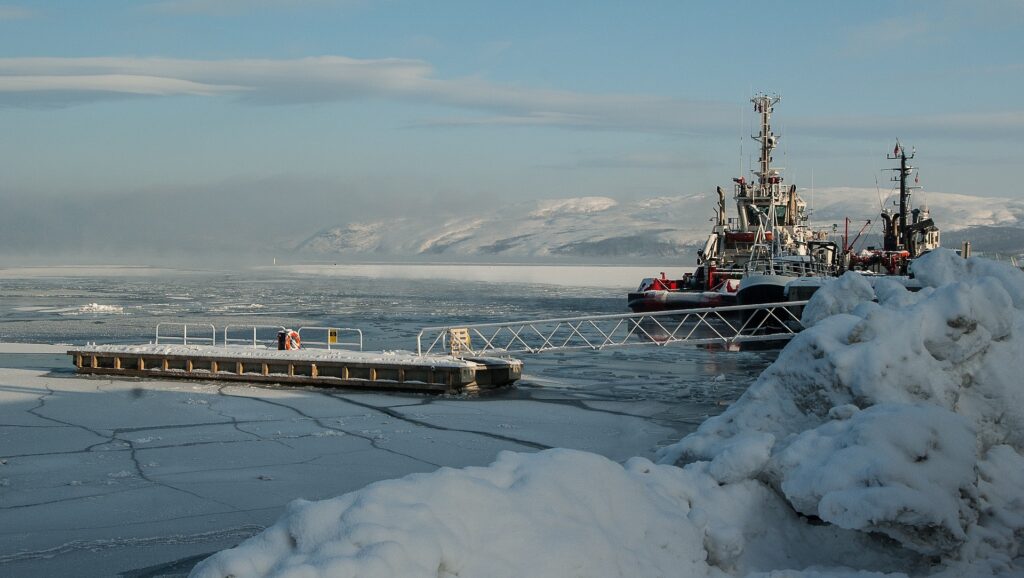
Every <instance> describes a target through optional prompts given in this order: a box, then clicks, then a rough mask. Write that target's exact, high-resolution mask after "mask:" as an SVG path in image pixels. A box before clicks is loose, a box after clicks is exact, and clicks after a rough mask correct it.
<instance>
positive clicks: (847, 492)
mask: <svg viewBox="0 0 1024 578" xmlns="http://www.w3.org/2000/svg"><path fill="white" fill-rule="evenodd" d="M913 272H914V273H915V275H916V277H917V279H918V280H920V281H921V283H922V284H923V285H924V289H922V290H921V291H920V292H918V293H911V292H908V291H907V290H906V289H905V288H904V287H903V286H902V285H900V284H898V283H895V282H884V281H883V282H881V283H876V285H875V288H874V290H872V288H871V286H870V285H869V284H868V283H867V282H866V281H864V279H863V278H861V277H859V275H858V274H856V273H848V274H847V275H846V276H844V277H842V278H840V279H837V280H835V281H832V282H830V283H829V284H828V285H826V286H825V287H824V288H822V289H821V290H819V291H818V292H817V293H816V294H815V295H814V297H813V298H812V299H811V302H810V303H809V304H808V306H807V307H806V309H805V312H804V322H805V323H807V324H810V325H813V326H812V327H811V328H810V329H808V330H806V331H804V332H803V333H802V334H801V335H799V336H797V337H796V338H795V339H794V340H793V341H792V342H791V343H790V344H789V345H788V346H787V347H786V348H785V349H784V350H783V352H782V353H781V354H780V356H779V358H778V360H777V361H776V362H775V363H774V364H773V365H772V366H771V367H769V368H768V369H767V370H765V372H764V373H763V374H762V375H761V376H760V377H759V379H758V380H757V381H756V382H755V383H754V384H753V385H752V386H751V387H750V388H749V390H748V391H747V392H746V393H745V395H744V396H743V397H742V398H741V399H740V400H739V401H737V402H736V403H735V404H734V405H733V406H732V407H730V408H729V409H728V410H727V411H726V412H725V413H723V414H722V415H720V416H717V417H715V418H712V419H709V420H708V421H707V422H705V423H704V424H702V425H701V427H700V428H699V429H698V431H697V432H695V433H694V434H692V435H690V436H688V437H687V438H685V439H683V440H682V441H680V442H678V443H677V444H675V445H673V446H670V447H668V448H665V449H664V450H663V451H662V453H661V454H660V461H661V462H663V463H674V462H680V463H684V462H689V461H694V460H709V461H710V470H709V471H711V472H713V473H715V472H717V475H718V476H719V477H720V478H721V479H722V480H723V481H729V482H733V481H735V480H737V479H742V478H744V477H756V478H757V479H760V480H762V481H764V482H766V483H768V484H769V485H770V486H771V487H773V488H775V489H776V491H778V492H779V493H780V494H782V495H783V496H784V497H785V498H786V500H787V501H788V502H789V503H790V505H791V506H792V507H793V508H794V509H795V510H796V511H797V512H800V513H801V514H804V515H807V516H812V517H816V518H819V519H821V520H823V521H826V522H830V523H832V524H835V525H837V526H839V527H842V528H847V529H853V530H859V531H864V532H877V533H882V534H886V535H888V536H889V537H891V538H893V539H895V540H896V541H897V542H898V543H899V544H901V545H902V546H903V547H904V548H906V549H908V550H911V551H915V552H919V553H921V554H924V555H928V556H938V557H941V558H942V559H943V560H945V561H947V562H949V563H953V561H957V562H956V563H957V564H966V565H969V566H971V568H972V570H971V572H969V573H971V574H976V573H981V572H982V570H981V569H979V568H978V564H982V565H984V566H985V568H986V570H984V572H985V573H987V572H989V571H1003V570H1005V569H1006V568H1010V567H1011V566H1012V564H1013V562H1012V560H1013V559H1014V558H1018V557H1019V556H1021V554H1022V551H1021V543H1022V542H1024V486H1022V485H1021V479H1022V478H1024V457H1022V453H1024V451H1022V449H1024V387H1022V385H1021V379H1020V375H1019V371H1018V369H1017V368H1019V367H1020V360H1021V359H1024V273H1022V272H1021V271H1019V270H1017V269H1015V268H1011V267H1009V266H1006V265H1001V264H998V263H994V262H991V261H987V260H984V259H966V260H965V259H962V258H960V257H958V256H957V255H956V254H955V253H953V252H952V251H948V250H938V251H933V252H932V253H930V254H928V255H926V256H925V257H922V258H921V259H919V260H917V261H916V262H915V263H914V266H913ZM872 299H877V302H873V301H872ZM734 456H748V457H747V459H742V460H737V459H735V457H734ZM734 462H735V463H734ZM996 504H998V505H996ZM961 569H962V568H961ZM1020 570H1021V569H1020V568H1019V567H1018V568H1017V569H1016V571H1018V572H1019V571H1020Z"/></svg>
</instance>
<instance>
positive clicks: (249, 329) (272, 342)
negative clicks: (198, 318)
mask: <svg viewBox="0 0 1024 578" xmlns="http://www.w3.org/2000/svg"><path fill="white" fill-rule="evenodd" d="M284 330H285V328H284V327H282V326H280V325H225V326H224V339H223V341H221V343H223V344H224V346H225V347H239V346H243V345H244V346H251V347H252V348H254V349H255V348H260V347H265V348H268V349H277V334H278V333H279V332H281V331H284ZM243 331H244V333H245V337H241V336H240V335H241V334H242V332H243ZM267 335H269V337H268V336H267Z"/></svg>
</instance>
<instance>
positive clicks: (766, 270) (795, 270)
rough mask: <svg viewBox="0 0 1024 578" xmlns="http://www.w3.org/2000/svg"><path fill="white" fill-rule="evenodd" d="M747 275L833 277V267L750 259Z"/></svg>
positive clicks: (814, 262)
mask: <svg viewBox="0 0 1024 578" xmlns="http://www.w3.org/2000/svg"><path fill="white" fill-rule="evenodd" d="M746 270H747V272H748V273H758V274H765V275H784V276H786V277H794V278H795V277H831V276H834V275H835V272H836V268H835V266H833V265H829V264H827V263H822V262H820V261H814V260H808V261H790V260H786V259H763V258H759V259H751V260H750V261H748V262H747V265H746Z"/></svg>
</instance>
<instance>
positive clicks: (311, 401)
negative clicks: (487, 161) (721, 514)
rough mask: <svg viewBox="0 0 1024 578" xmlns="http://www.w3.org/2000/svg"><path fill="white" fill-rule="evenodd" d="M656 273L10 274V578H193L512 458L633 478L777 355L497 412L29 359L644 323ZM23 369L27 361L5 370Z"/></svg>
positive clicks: (494, 404) (560, 383)
mask: <svg viewBox="0 0 1024 578" xmlns="http://www.w3.org/2000/svg"><path fill="white" fill-rule="evenodd" d="M657 272H658V269H657V268H656V267H654V268H651V267H648V268H633V267H607V268H603V267H553V266H548V267H545V266H510V265H502V266H483V265H459V266H442V265H386V266H385V265H379V266H378V265H304V266H280V267H263V268H257V269H249V270H245V271H219V270H218V271H211V270H195V271H190V270H180V269H177V270H172V269H153V268H145V267H63V268H52V267H51V268H17V269H13V268H9V269H0V567H2V568H3V569H4V570H3V574H4V575H5V576H60V575H69V574H73V575H77V576H93V575H94V576H133V577H144V576H174V575H184V574H187V573H188V571H189V569H190V568H191V567H192V566H193V565H194V564H195V563H196V562H197V561H198V560H200V559H202V558H203V557H205V556H207V555H209V554H210V553H212V552H215V551H218V550H221V549H223V548H226V547H230V546H232V545H234V544H236V543H238V542H240V541H241V540H243V539H244V538H246V537H248V536H251V535H253V534H255V533H257V532H258V531H259V530H261V529H262V528H263V527H265V526H267V525H268V524H270V523H272V522H273V521H275V520H276V519H278V518H279V517H280V516H281V514H282V513H283V511H284V509H285V507H286V505H287V504H288V503H289V502H290V501H292V500H294V499H296V498H305V499H320V498H326V497H330V496H335V495H339V494H342V493H345V492H348V491H352V490H356V489H359V488H361V487H363V486H365V485H367V484H369V483H371V482H373V481H377V480H381V479H388V478H395V477H400V476H403V475H405V474H408V473H412V472H426V471H433V470H435V469H437V468H439V467H444V466H450V467H463V466H469V465H486V464H488V463H490V462H492V461H493V460H494V458H495V456H496V454H497V453H498V452H499V451H501V450H505V449H509V450H515V451H535V450H539V449H544V448H549V447H566V448H573V449H581V450H587V451H591V452H595V453H598V454H602V455H604V456H607V457H609V458H611V459H613V460H617V461H622V460H625V459H627V458H629V457H632V456H645V457H653V455H654V452H655V451H656V450H657V449H658V448H659V447H663V446H665V445H668V444H670V443H672V442H674V441H676V440H678V439H680V438H681V437H682V436H684V435H685V434H687V433H689V432H690V431H692V430H693V429H695V428H696V426H697V425H699V424H700V423H701V422H702V421H703V420H704V419H706V418H707V417H708V416H710V415H715V414H718V413H720V412H721V411H723V410H724V408H725V407H726V406H727V405H728V404H729V403H730V402H731V401H733V400H735V399H736V398H737V397H738V396H739V395H740V394H741V393H742V392H743V390H744V389H745V388H746V386H747V385H748V384H749V383H750V382H751V381H752V380H753V378H755V377H756V376H757V375H758V374H759V373H760V372H761V371H762V370H763V369H764V368H765V367H767V366H768V364H769V363H770V362H771V361H772V360H773V358H774V353H773V352H725V351H714V350H707V349H697V348H688V347H683V346H669V347H665V348H662V347H654V346H635V347H629V348H621V349H612V350H605V351H573V352H561V353H559V352H549V353H544V354H540V355H534V356H524V357H523V360H524V362H525V366H524V375H523V379H522V380H521V381H520V382H519V383H518V384H517V385H516V386H514V387H510V388H506V389H502V390H500V391H497V392H494V393H489V394H486V395H482V396H479V397H465V396H431V395H422V394H377V393H369V392H359V391H352V390H334V389H314V388H290V387H277V386H262V385H259V386H257V385H247V384H229V385H225V384H223V383H220V384H218V383H212V382H209V383H204V382H191V381H189V382H184V381H152V380H146V381H142V380H135V379H109V378H84V377H78V376H76V375H74V373H73V372H72V366H71V363H70V360H69V359H68V358H67V357H66V356H65V355H62V354H60V353H54V352H52V351H51V352H45V350H44V349H42V348H32V349H30V351H40V352H39V353H26V352H25V350H24V349H23V348H19V347H17V346H14V345H11V344H12V343H16V342H20V343H67V344H82V343H85V342H86V341H97V342H100V343H105V342H106V343H138V342H143V343H144V342H148V341H150V340H152V339H153V335H154V327H155V326H156V324H157V323H162V322H187V323H213V324H214V325H216V326H217V327H218V328H221V327H223V326H225V325H228V324H232V325H236V324H237V325H254V324H257V325H283V326H288V327H299V326H340V327H356V328H360V329H362V331H363V333H364V340H365V348H366V349H370V350H372V349H415V337H416V333H417V332H418V331H419V329H420V328H422V327H425V326H436V325H447V324H452V323H484V322H496V321H512V320H521V319H530V318H550V317H563V316H573V315H588V314H609V313H623V312H626V308H625V293H626V291H628V290H629V289H631V288H633V287H634V286H635V285H636V284H637V283H638V281H639V279H640V278H641V277H644V276H650V275H652V274H655V273H657ZM5 352H6V353H5Z"/></svg>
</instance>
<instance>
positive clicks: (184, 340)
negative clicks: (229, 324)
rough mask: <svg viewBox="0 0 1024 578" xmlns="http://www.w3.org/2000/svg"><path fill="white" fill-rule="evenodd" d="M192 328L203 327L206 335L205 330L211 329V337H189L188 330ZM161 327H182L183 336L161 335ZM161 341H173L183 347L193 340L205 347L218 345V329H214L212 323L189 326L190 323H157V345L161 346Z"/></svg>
mask: <svg viewBox="0 0 1024 578" xmlns="http://www.w3.org/2000/svg"><path fill="white" fill-rule="evenodd" d="M190 326H191V327H194V328H199V327H202V328H203V331H204V333H205V330H206V329H207V328H209V329H210V336H209V337H205V336H200V337H196V336H195V335H193V336H192V337H189V335H188V328H189V327H190ZM161 327H180V328H181V334H180V335H177V334H175V335H161V334H160V328H161ZM193 333H194V331H193ZM161 339H163V340H164V341H172V342H174V343H181V344H182V345H188V342H189V340H191V341H192V342H193V343H195V342H199V343H201V344H203V345H217V328H216V327H214V326H213V324H212V323H192V324H188V323H157V324H156V345H160V340H161Z"/></svg>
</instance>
